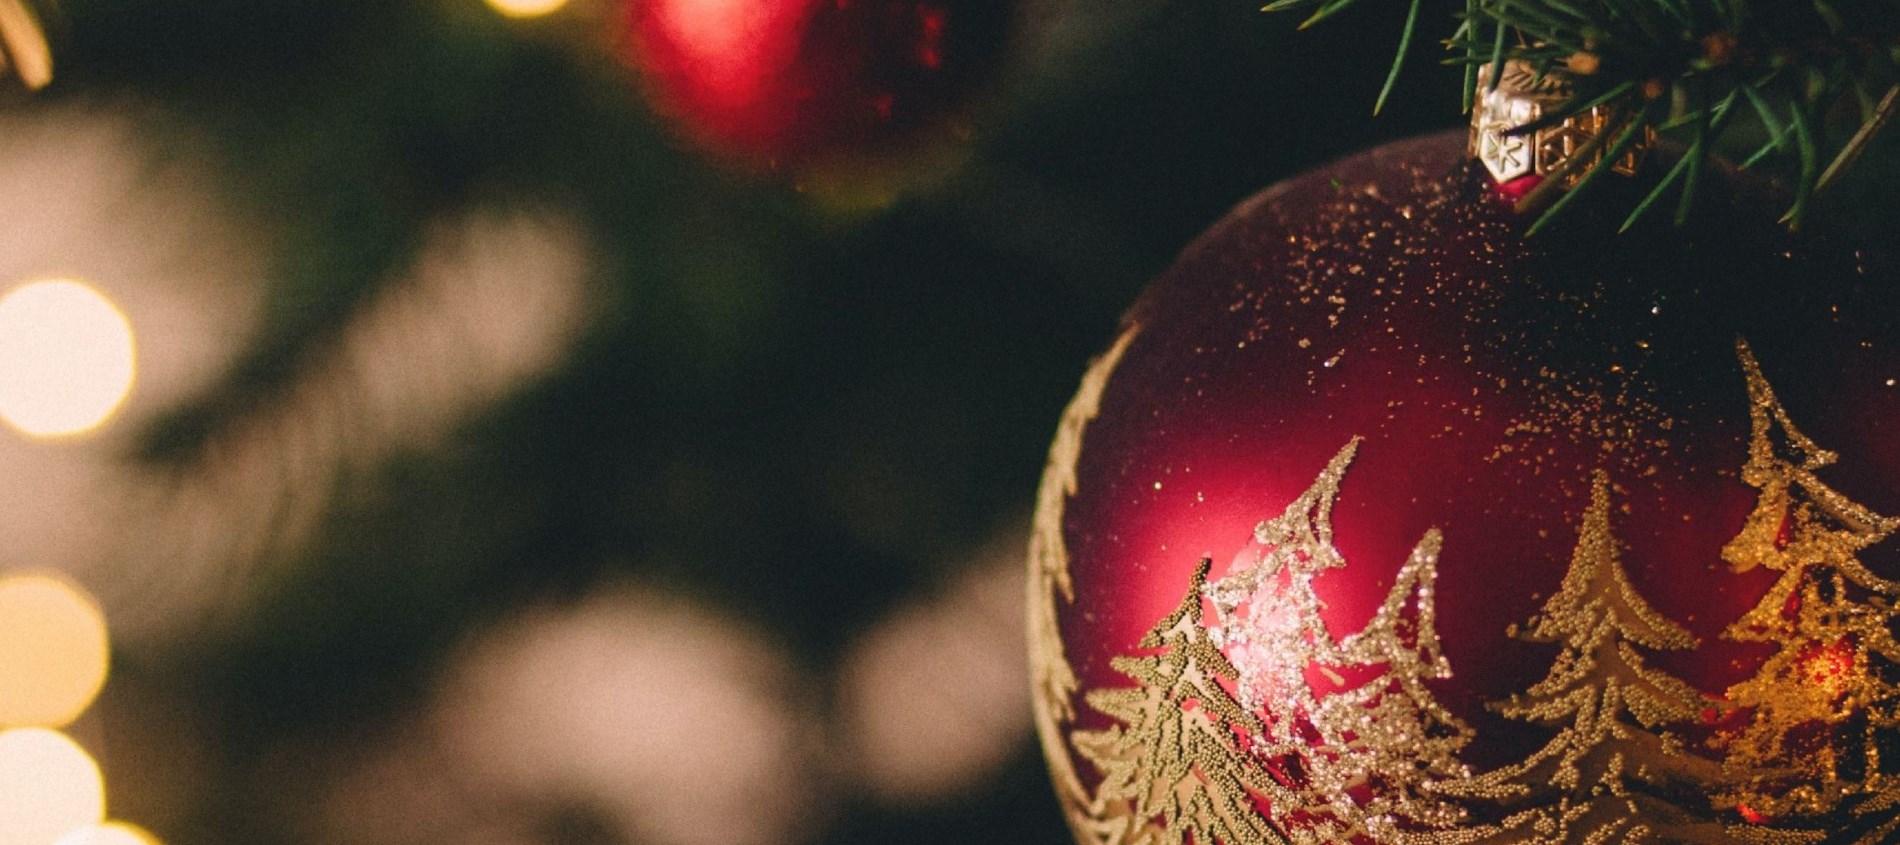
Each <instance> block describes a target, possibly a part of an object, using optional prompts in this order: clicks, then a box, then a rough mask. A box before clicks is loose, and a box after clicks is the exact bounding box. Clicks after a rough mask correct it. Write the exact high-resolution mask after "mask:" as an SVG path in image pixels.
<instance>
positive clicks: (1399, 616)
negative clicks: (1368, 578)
mask: <svg viewBox="0 0 1900 845" xmlns="http://www.w3.org/2000/svg"><path fill="white" fill-rule="evenodd" d="M1442 545H1443V539H1442V538H1441V536H1440V535H1439V532H1438V531H1437V529H1432V530H1430V531H1427V532H1426V534H1425V536H1424V538H1423V539H1421V540H1420V541H1419V543H1418V545H1417V546H1414V547H1413V549H1412V553H1411V556H1410V557H1409V558H1408V559H1407V560H1406V563H1405V566H1404V567H1402V568H1401V569H1400V570H1399V575H1398V578H1397V579H1396V581H1395V582H1394V583H1393V585H1392V589H1391V591H1390V592H1388V593H1387V595H1386V599H1385V602H1384V604H1382V605H1380V607H1379V610H1378V612H1377V613H1375V614H1374V615H1373V618H1372V620H1371V621H1370V622H1369V623H1367V625H1366V627H1365V628H1363V629H1361V630H1360V631H1359V632H1358V633H1356V634H1353V635H1351V636H1349V637H1347V638H1346V639H1345V641H1343V642H1342V643H1340V647H1339V651H1340V654H1341V656H1343V657H1344V658H1345V660H1344V663H1345V664H1346V665H1351V666H1354V667H1358V668H1364V667H1377V668H1378V670H1379V671H1378V673H1377V674H1376V675H1374V676H1373V677H1372V678H1371V679H1370V680H1367V681H1365V682H1363V683H1361V684H1359V685H1358V686H1356V687H1353V688H1351V689H1349V690H1345V691H1342V692H1338V693H1334V694H1332V695H1329V696H1327V697H1325V698H1324V699H1322V700H1321V701H1320V704H1319V709H1318V712H1316V713H1315V714H1314V715H1313V721H1314V722H1315V723H1316V724H1317V725H1324V726H1327V727H1325V728H1324V729H1322V730H1316V733H1321V734H1334V735H1340V736H1343V737H1344V738H1345V739H1344V742H1343V744H1341V745H1337V746H1325V745H1316V746H1312V747H1309V748H1308V749H1306V751H1305V752H1304V753H1303V754H1302V757H1301V762H1302V770H1303V771H1304V772H1306V773H1307V783H1306V784H1305V789H1303V790H1302V795H1301V798H1302V800H1303V801H1304V802H1306V803H1308V804H1309V805H1312V806H1319V805H1324V806H1325V807H1326V808H1327V811H1328V817H1327V818H1324V819H1321V820H1320V821H1319V823H1318V824H1315V825H1313V826H1312V828H1311V829H1312V830H1314V831H1315V832H1317V833H1322V834H1324V835H1325V836H1327V837H1330V838H1325V839H1322V840H1321V841H1328V842H1335V841H1336V842H1345V841H1352V840H1354V839H1356V838H1361V837H1363V838H1366V839H1370V840H1372V841H1375V842H1398V841H1402V840H1403V839H1404V837H1405V836H1406V834H1407V833H1408V832H1409V831H1416V830H1419V829H1441V828H1446V827H1450V826H1453V825H1456V824H1459V823H1461V822H1463V821H1464V817H1465V813H1464V811H1463V809H1462V808H1461V807H1459V806H1458V805H1456V804H1455V803H1452V802H1450V801H1447V800H1445V799H1444V798H1443V797H1442V796H1440V795H1438V794H1437V793H1436V791H1435V789H1436V787H1437V786H1439V785H1440V784H1442V783H1445V782H1448V781H1452V780H1456V779H1461V778H1466V777H1469V776H1470V770H1469V769H1468V768H1467V767H1466V766H1465V765H1464V764H1462V763H1460V762H1459V761H1458V753H1459V752H1460V751H1462V750H1463V749H1464V747H1465V745H1467V744H1468V743H1470V741H1471V738H1472V731H1471V728H1470V727H1469V726H1467V725H1466V724H1465V723H1464V722H1463V721H1461V720H1460V719H1458V717H1457V716H1454V715H1452V713H1451V711H1449V710H1447V709H1445V706H1444V705H1443V704H1441V703H1439V701H1438V699H1437V697H1436V696H1434V695H1432V693H1431V690H1429V689H1428V688H1426V686H1425V681H1426V680H1427V679H1430V678H1449V677H1451V663H1450V661H1448V660H1446V659H1445V656H1444V652H1443V650H1442V649H1441V648H1440V646H1439V641H1438V632H1437V628H1436V616H1437V610H1436V604H1435V599H1434V597H1433V591H1434V590H1435V589H1436V582H1437V579H1438V553H1439V549H1440V547H1441V546H1442ZM1355 796H1364V797H1363V799H1360V798H1356V797H1355Z"/></svg>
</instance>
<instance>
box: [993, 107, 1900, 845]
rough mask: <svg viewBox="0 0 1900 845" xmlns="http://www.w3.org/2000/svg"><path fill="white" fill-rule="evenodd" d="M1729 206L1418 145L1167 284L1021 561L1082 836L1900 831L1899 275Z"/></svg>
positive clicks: (1303, 191)
mask: <svg viewBox="0 0 1900 845" xmlns="http://www.w3.org/2000/svg"><path fill="white" fill-rule="evenodd" d="M1641 188H1642V185H1641V182H1640V180H1639V181H1637V182H1633V183H1630V184H1628V185H1625V186H1622V187H1612V189H1611V190H1612V191H1615V190H1630V191H1638V190H1641ZM1705 188H1706V190H1705V192H1704V193H1703V194H1701V196H1700V199H1699V203H1700V208H1699V209H1698V213H1697V215H1696V216H1695V217H1694V219H1693V221H1692V223H1691V224H1690V225H1688V226H1687V227H1684V228H1680V229H1677V228H1673V227H1670V226H1668V225H1667V224H1666V223H1663V224H1658V225H1656V226H1654V227H1650V228H1639V229H1638V230H1637V231H1633V232H1631V233H1628V234H1623V235H1616V234H1615V233H1614V228H1615V225H1614V224H1615V223H1616V222H1618V221H1620V219H1621V218H1620V213H1621V212H1622V211H1623V210H1626V209H1627V208H1628V205H1626V204H1619V203H1615V202H1604V203H1602V205H1601V206H1600V208H1601V209H1602V211H1603V213H1604V214H1606V215H1608V214H1610V213H1612V212H1614V213H1615V214H1616V215H1617V216H1615V217H1610V216H1605V217H1603V218H1601V219H1599V218H1598V217H1597V216H1595V213H1594V212H1592V211H1591V210H1590V209H1589V208H1584V209H1582V210H1581V211H1577V212H1575V213H1573V214H1570V216H1569V217H1568V218H1567V219H1566V220H1564V221H1562V225H1560V226H1559V227H1558V228H1556V229H1554V230H1552V231H1551V232H1549V233H1546V234H1540V235H1537V236H1535V237H1530V238H1527V237H1526V236H1525V234H1524V230H1525V228H1526V226H1527V224H1528V222H1529V220H1528V219H1527V218H1524V217H1521V216H1518V215H1517V214H1515V213H1514V212H1513V211H1512V210H1511V208H1510V207H1509V206H1508V204H1506V203H1503V202H1500V201H1498V200H1497V199H1496V197H1495V194H1494V191H1493V190H1492V186H1491V185H1490V184H1489V183H1488V182H1487V180H1486V177H1485V176H1484V175H1483V173H1482V171H1481V170H1480V169H1479V168H1478V167H1476V166H1475V165H1473V164H1471V163H1469V162H1467V161H1465V159H1464V139H1463V137H1462V135H1458V136H1452V135H1445V136H1437V137H1431V138H1425V139H1421V140H1416V141H1410V142H1404V143H1399V144H1393V145H1390V146H1387V147H1383V148H1380V149H1378V150H1374V151H1372V152H1370V153H1367V154H1363V155H1359V156H1356V157H1353V158H1350V159H1347V160H1344V161H1342V162H1339V163H1337V164H1334V165H1332V166H1330V167H1326V168H1323V169H1321V170H1318V171H1315V172H1313V173H1310V174H1307V175H1305V176H1302V177H1299V178H1296V179H1293V180H1290V181H1288V182H1285V183H1282V184H1280V185H1278V186H1275V187H1273V188H1271V189H1269V190H1267V191H1266V192H1264V193H1262V194H1260V195H1259V196H1257V197H1255V198H1254V199H1252V200H1249V201H1248V202H1246V203H1245V204H1243V205H1242V206H1240V207H1239V208H1238V209H1236V210H1235V211H1234V212H1233V214H1232V215H1230V216H1229V217H1228V218H1227V219H1226V220H1224V221H1222V222H1221V223H1220V224H1218V225H1217V226H1216V227H1215V228H1214V229H1213V230H1212V231H1210V232H1208V233H1207V234H1206V235H1205V236H1203V237H1202V238H1201V239H1200V240H1199V241H1198V242H1197V243H1195V244H1194V245H1193V246H1192V247H1190V248H1189V249H1188V250H1187V251H1186V253H1185V254H1183V255H1182V257H1181V258H1180V260H1179V261H1178V262H1177V263H1176V264H1175V266H1174V267H1173V268H1172V269H1171V270H1170V271H1168V273H1167V274H1165V275H1164V276H1163V277H1162V278H1161V279H1160V280H1159V281H1157V282H1156V283H1155V284H1154V285H1153V286H1152V287H1151V288H1150V289H1149V290H1148V291H1147V292H1146V293H1145V294H1144V295H1143V296H1142V297H1141V299H1140V300H1139V301H1138V302H1137V303H1136V304H1135V306H1134V307H1133V309H1131V310H1130V311H1129V313H1128V315H1127V316H1126V318H1125V320H1124V322H1123V325H1122V329H1121V332H1120V335H1119V338H1118V339H1117V340H1116V342H1115V343H1114V345H1113V346H1112V348H1111V349H1110V350H1109V351H1108V352H1107V353H1105V354H1104V355H1103V356H1102V357H1101V358H1100V359H1098V360H1097V362H1096V363H1095V364H1094V366H1093V367H1092V368H1091V370H1090V372H1089V373H1088V375H1087V376H1086V377H1085V379H1084V381H1083V386H1082V390H1081V391H1080V393H1078V395H1077V397H1076V399H1075V400H1074V402H1073V403H1072V404H1071V406H1070V408H1069V410H1068V412H1067V413H1066V414H1065V416H1064V418H1063V421H1062V424H1061V427H1060V428H1059V430H1058V433H1057V437H1056V441H1055V445H1054V447H1053V449H1052V453H1051V461H1050V466H1049V470H1048V472H1047V474H1046V475H1045V478H1044V482H1043V486H1042V490H1041V494H1040V501H1039V510H1038V516H1037V522H1036V536H1035V540H1034V543H1033V545H1032V548H1031V577H1030V604H1031V609H1030V622H1031V658H1032V673H1033V675H1034V683H1035V689H1036V702H1037V720H1038V726H1039V729H1040V731H1041V734H1042V740H1043V743H1044V749H1045V751H1046V754H1047V756H1048V759H1049V763H1050V765H1051V769H1052V771H1053V773H1054V779H1055V782H1056V788H1057V791H1058V793H1059V794H1060V796H1061V798H1062V801H1063V805H1064V808H1065V811H1066V812H1067V814H1068V816H1069V820H1070V822H1071V826H1072V827H1073V829H1074V830H1075V833H1076V835H1077V838H1078V840H1079V841H1081V842H1085V843H1098V844H1099V843H1127V845H1177V843H1193V845H1213V843H1217V842H1218V843H1222V845H1266V844H1267V843H1280V842H1295V843H1305V842H1314V843H1328V842H1340V843H1344V842H1353V843H1465V842H1473V843H1478V842H1481V843H1578V845H1581V844H1582V843H1611V842H1615V843H1675V842H1686V843H1725V842H1790V843H1792V842H1829V843H1857V845H1881V843H1890V842H1895V841H1900V743H1897V742H1896V741H1895V740H1896V739H1897V738H1900V687H1897V686H1896V684H1900V671H1896V670H1897V669H1900V645H1896V644H1895V641H1894V636H1893V628H1894V625H1893V623H1894V618H1893V612H1892V610H1891V608H1892V606H1893V604H1894V602H1895V601H1896V600H1900V584H1896V583H1895V582H1894V581H1891V580H1888V579H1894V578H1900V540H1897V539H1892V538H1890V537H1889V535H1890V534H1892V533H1894V531H1895V530H1896V528H1900V522H1896V521H1895V520H1894V519H1892V518H1890V517H1889V516H1886V515H1890V514H1900V388H1896V387H1895V384H1896V379H1900V274H1896V272H1895V268H1894V267H1893V266H1892V265H1889V264H1885V263H1882V260H1881V259H1880V258H1879V257H1877V256H1875V255H1871V254H1867V253H1863V252H1860V251H1857V250H1855V249H1853V248H1851V247H1850V246H1847V245H1844V244H1840V243H1832V242H1829V241H1828V240H1827V239H1825V238H1822V237H1819V236H1795V235H1791V234H1789V233H1787V232H1786V231H1784V230H1783V229H1782V228H1780V227H1778V226H1777V225H1776V223H1775V220H1776V217H1777V212H1778V210H1779V208H1780V207H1781V206H1780V205H1778V204H1777V202H1778V198H1777V197H1775V196H1774V195H1773V194H1772V192H1770V191H1768V190H1767V189H1765V188H1762V187H1760V186H1758V185H1755V184H1754V183H1752V182H1749V181H1747V180H1745V179H1743V178H1742V177H1739V176H1735V175H1733V174H1726V173H1725V174H1720V175H1718V176H1714V177H1711V178H1710V180H1709V184H1708V185H1706V186H1705ZM1596 199H1603V200H1613V199H1614V197H1598V198H1596ZM1584 205H1586V206H1587V205H1589V203H1584ZM1610 206H1617V207H1615V208H1610ZM1657 216H1658V217H1664V216H1666V215H1657ZM1883 752H1885V753H1884V756H1883Z"/></svg>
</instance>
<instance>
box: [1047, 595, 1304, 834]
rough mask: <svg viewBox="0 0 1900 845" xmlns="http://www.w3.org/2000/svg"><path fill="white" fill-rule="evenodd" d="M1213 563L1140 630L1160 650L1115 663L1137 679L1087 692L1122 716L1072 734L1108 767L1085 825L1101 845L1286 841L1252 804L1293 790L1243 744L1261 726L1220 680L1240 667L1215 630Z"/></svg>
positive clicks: (1084, 751)
mask: <svg viewBox="0 0 1900 845" xmlns="http://www.w3.org/2000/svg"><path fill="white" fill-rule="evenodd" d="M1209 565H1210V561H1208V560H1207V559H1205V558H1203V559H1202V560H1201V562H1200V565H1199V566H1198V567H1197V568H1196V569H1195V572H1194V575H1193V577H1192V579H1191V580H1190V582H1189V586H1188V592H1187V595H1186V596H1185V597H1183V598H1182V600H1181V605H1180V606H1179V607H1177V608H1176V609H1175V610H1174V612H1173V613H1171V614H1169V615H1168V616H1167V617H1166V618H1164V619H1162V620H1161V622H1160V624H1158V625H1156V626H1155V627H1154V629H1153V630H1151V631H1149V632H1148V634H1147V635H1146V636H1144V637H1143V638H1142V640H1141V642H1140V647H1141V648H1142V649H1143V650H1147V651H1153V652H1155V653H1152V654H1144V655H1138V656H1122V657H1117V658H1115V659H1114V661H1113V662H1112V663H1111V665H1112V666H1113V667H1114V668H1115V670H1116V671H1118V672H1121V673H1122V674H1124V675H1126V676H1128V677H1129V678H1130V679H1132V680H1133V681H1135V682H1136V683H1137V684H1139V686H1137V687H1133V688H1126V689H1108V690H1095V691H1092V692H1090V693H1089V694H1088V696H1087V697H1086V700H1087V701H1088V704H1089V706H1090V707H1093V708H1094V709H1096V710H1097V711H1100V712H1101V713H1103V714H1104V715H1107V716H1109V717H1111V718H1113V719H1115V720H1116V721H1117V722H1118V723H1119V724H1116V725H1114V726H1111V727H1109V728H1107V729H1106V730H1100V731H1076V732H1075V733H1074V734H1073V735H1072V738H1071V739H1072V744H1073V745H1074V746H1075V749H1076V751H1077V752H1079V753H1080V754H1081V755H1082V756H1083V757H1085V758H1087V759H1088V760H1089V761H1090V762H1092V763H1093V764H1094V765H1095V767H1096V769H1097V770H1098V771H1100V773H1101V775H1102V780H1101V783H1100V784H1099V785H1098V786H1097V787H1096V789H1095V795H1094V799H1093V806H1092V807H1091V815H1092V816H1093V817H1094V819H1095V821H1091V822H1090V823H1089V825H1088V827H1087V829H1085V830H1084V831H1083V832H1084V834H1085V835H1087V836H1089V837H1090V838H1091V840H1092V841H1094V842H1097V843H1100V845H1182V843H1186V842H1190V841H1191V842H1193V843H1196V845H1203V843H1204V844H1205V845H1215V843H1221V845H1287V843H1288V840H1287V839H1286V837H1284V836H1282V835H1280V833H1279V832H1278V831H1276V830H1275V829H1274V828H1273V827H1272V826H1270V825H1269V824H1268V823H1267V821H1266V818H1265V817H1264V816H1263V815H1262V814H1261V813H1260V812H1259V810H1258V809H1257V808H1256V806H1255V804H1254V798H1253V796H1255V795H1256V794H1257V795H1260V796H1262V797H1264V798H1266V799H1267V800H1268V801H1270V802H1272V803H1273V804H1275V805H1284V802H1287V801H1289V800H1290V799H1291V795H1290V794H1289V793H1288V792H1287V790H1285V789H1284V788H1283V787H1281V786H1280V785H1279V784H1278V783H1277V782H1276V781H1274V779H1273V778H1272V776H1271V775H1270V774H1269V773H1268V772H1267V770H1266V769H1265V768H1264V767H1263V766H1261V765H1260V763H1259V762H1257V761H1256V760H1255V759H1253V758H1252V757H1251V755H1249V754H1248V753H1247V752H1246V751H1245V750H1244V749H1243V748H1242V747H1241V744H1240V737H1241V736H1252V735H1257V734H1258V733H1259V732H1260V729H1261V726H1260V721H1259V720H1258V719H1256V718H1254V717H1253V715H1252V714H1250V713H1248V712H1247V711H1246V709H1245V708H1243V707H1241V705H1240V703H1239V702H1237V701H1236V700H1234V698H1233V696H1231V695H1230V694H1229V693H1228V692H1227V689H1226V687H1224V686H1223V685H1222V683H1221V679H1222V678H1229V679H1231V678H1233V677H1234V676H1235V674H1236V673H1235V670H1234V666H1233V664H1232V663H1229V662H1228V660H1227V658H1226V657H1225V656H1224V655H1222V654H1221V651H1220V648H1219V647H1218V646H1216V645H1215V644H1214V642H1213V641H1212V640H1211V639H1210V638H1209V637H1208V630H1207V627H1206V625H1205V621H1206V620H1205V618H1204V617H1205V615H1206V612H1205V611H1204V610H1203V608H1202V600H1201V592H1202V589H1203V588H1204V586H1205V584H1206V579H1207V570H1208V567H1209Z"/></svg>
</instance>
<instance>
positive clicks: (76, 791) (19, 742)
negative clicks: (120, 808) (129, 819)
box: [0, 728, 106, 845]
mask: <svg viewBox="0 0 1900 845" xmlns="http://www.w3.org/2000/svg"><path fill="white" fill-rule="evenodd" d="M105 815H106V787H105V782H104V780H103V779H101V778H100V776H99V764H97V763H94V762H93V761H92V757H91V756H90V755H88V754H87V753H86V750H85V749H83V748H80V747H79V745H78V744H77V743H75V742H73V741H72V740H71V739H68V738H67V737H66V735H65V734H62V733H60V732H58V731H50V730H47V729H45V728H15V729H13V730H10V731H6V732H3V733H0V845H58V843H59V842H60V840H62V839H65V838H66V837H68V836H71V835H72V834H73V833H75V832H78V831H79V830H81V829H83V828H87V827H91V826H93V825H96V824H98V823H99V822H100V820H102V819H104V818H105Z"/></svg>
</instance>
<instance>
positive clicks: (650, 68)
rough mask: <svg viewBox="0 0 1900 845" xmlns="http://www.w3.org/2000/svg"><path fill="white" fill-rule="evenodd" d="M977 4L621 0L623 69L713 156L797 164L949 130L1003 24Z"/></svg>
mask: <svg viewBox="0 0 1900 845" xmlns="http://www.w3.org/2000/svg"><path fill="white" fill-rule="evenodd" d="M1007 6H1008V4H1003V5H1002V6H998V5H997V4H994V3H978V2H975V0H764V1H763V2H761V0H628V3H627V6H626V14H625V21H626V26H627V28H628V34H629V38H628V39H627V41H626V44H627V55H626V58H627V60H628V61H629V62H630V63H631V64H632V65H634V66H635V67H636V68H637V69H638V70H639V71H640V74H641V77H642V80H643V82H644V84H645V86H646V88H647V90H648V92H649V93H650V95H651V99H652V101H653V102H654V104H655V106H656V107H657V108H658V109H659V110H660V111H661V112H663V113H665V114H666V115H668V116H669V117H671V118H672V119H673V120H674V122H675V123H676V124H677V125H678V126H679V127H680V128H681V129H682V130H683V131H684V132H685V133H686V134H687V135H689V136H691V137H692V138H694V139H695V140H696V141H697V142H698V143H700V144H701V145H703V146H704V147H706V148H707V149H709V150H710V151H712V152H713V153H715V154H719V155H723V156H728V157H734V158H740V159H746V160H752V161H758V162H766V163H780V162H794V163H795V162H798V161H801V160H804V159H809V158H812V157H814V156H821V155H827V154H835V153H840V152H850V151H855V150H861V149H864V148H868V147H874V146H877V145H881V144H888V143H892V142H896V141H901V140H903V139H905V138H907V137H908V136H911V135H914V134H916V133H919V132H922V131H924V130H926V129H928V128H930V127H931V126H933V125H935V124H937V123H940V122H943V121H946V120H948V119H950V116H951V114H952V112H953V111H954V109H955V108H956V106H957V105H958V104H960V103H961V102H963V101H964V99H965V98H966V97H967V95H968V94H969V93H970V90H971V89H972V88H973V87H974V86H975V85H976V84H977V83H979V82H980V81H981V80H982V79H983V78H984V77H985V76H986V75H987V74H988V72H989V71H990V70H991V69H992V68H993V66H994V65H995V63H996V60H997V58H998V55H997V54H998V52H999V51H998V48H997V47H996V45H997V44H998V43H1000V42H1001V41H1002V40H1003V39H1002V38H1001V37H1000V30H1001V29H1002V26H1001V23H1000V22H1001V21H1002V20H1004V19H1006V18H1007V13H1006V12H1004V11H1002V9H1004V8H1006V7H1007Z"/></svg>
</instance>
